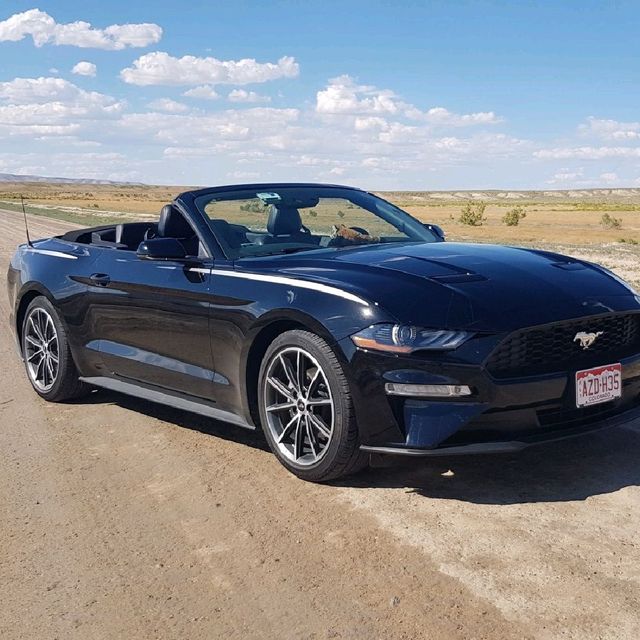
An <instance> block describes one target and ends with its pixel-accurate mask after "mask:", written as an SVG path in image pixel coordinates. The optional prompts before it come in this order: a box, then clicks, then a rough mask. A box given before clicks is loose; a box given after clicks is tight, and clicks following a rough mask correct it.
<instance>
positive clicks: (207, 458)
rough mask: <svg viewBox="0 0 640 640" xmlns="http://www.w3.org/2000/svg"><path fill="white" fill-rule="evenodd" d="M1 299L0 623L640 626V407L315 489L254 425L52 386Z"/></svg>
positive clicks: (3, 220) (25, 629) (182, 628)
mask: <svg viewBox="0 0 640 640" xmlns="http://www.w3.org/2000/svg"><path fill="white" fill-rule="evenodd" d="M0 224H1V226H2V229H3V234H2V240H1V241H0V262H1V264H0V268H1V269H2V270H3V272H5V271H6V268H7V263H8V259H9V256H10V254H11V252H12V251H13V248H14V247H15V245H16V244H17V243H18V242H22V241H23V238H24V232H23V227H22V222H21V220H20V217H19V216H17V215H16V214H15V213H2V212H0ZM70 226H71V225H67V224H64V223H59V222H55V221H51V220H46V219H44V218H32V222H31V234H32V237H39V236H45V235H50V234H53V233H60V232H61V231H62V230H64V229H66V228H69V227H70ZM0 313H1V316H2V318H3V323H2V325H0V326H1V331H0V357H1V358H2V360H1V362H2V364H3V366H2V368H1V370H0V451H2V464H0V587H1V592H2V596H1V597H0V637H1V638H3V640H13V639H18V638H24V639H30V640H43V639H49V638H51V639H53V638H60V639H64V640H67V639H76V638H77V639H82V640H86V639H88V638H90V639H103V638H104V639H111V638H123V639H127V640H134V639H138V638H140V639H145V640H147V639H150V638H161V639H173V638H175V639H180V640H183V639H186V638H191V639H200V638H202V639H207V640H209V639H214V638H225V639H236V638H237V639H253V638H265V639H266V638H269V639H271V638H274V639H276V638H277V639H279V640H281V639H289V638H296V639H298V638H300V639H302V638H305V639H306V638H308V639H311V638H313V639H323V638H350V639H366V640H370V639H378V638H380V639H395V638H406V639H418V638H430V639H439V638H443V639H444V638H446V639H447V640H449V639H455V638H496V639H500V640H504V639H508V638H545V639H546V638H549V639H552V638H553V639H556V638H575V639H580V640H584V639H590V638H611V639H616V640H621V639H625V638H629V639H633V640H636V639H637V638H638V637H640V618H639V616H640V613H639V612H640V546H639V545H640V542H639V538H638V534H639V532H640V487H639V485H640V465H639V464H638V461H639V460H640V425H633V426H629V427H626V428H618V429H615V430H610V431H608V432H602V433H600V434H596V435H592V436H589V437H586V438H584V439H581V440H579V441H575V442H566V443H563V444H556V445H553V446H544V447H539V448H536V449H531V450H529V451H527V452H525V453H523V454H520V455H517V456H491V457H488V456H485V457H475V458H457V459H456V458H450V459H439V460H437V461H427V462H419V463H416V462H412V463H411V464H404V465H402V466H397V467H392V468H383V469H374V470H371V471H368V472H366V473H364V474H361V475H359V476H357V477H355V478H351V479H349V480H347V481H345V482H341V483H337V484H334V485H332V486H317V485H312V484H306V483H303V482H301V481H300V480H297V479H295V478H294V477H293V476H291V475H289V474H288V473H287V472H286V471H285V470H284V469H283V468H282V467H280V465H279V464H278V463H277V462H276V460H275V459H274V458H273V457H272V456H271V455H270V454H269V453H268V452H267V451H266V448H265V444H264V442H263V440H262V438H261V437H260V436H259V435H258V434H253V433H250V432H244V431H242V430H235V429H234V428H233V427H231V426H227V425H224V424H221V423H215V422H212V421H210V420H207V419H204V418H200V417H198V416H194V415H190V414H186V413H181V412H178V411H175V410H170V409H167V408H163V407H160V406H157V405H153V404H149V403H146V402H142V401H139V400H136V399H133V398H128V397H125V396H119V395H117V394H113V393H106V392H99V393H95V394H93V395H92V396H91V397H90V398H89V399H85V400H84V401H83V402H78V403H74V404H60V405H54V404H47V403H46V402H44V401H41V400H40V399H39V398H38V397H37V396H36V395H35V393H34V392H32V390H31V388H30V386H29V384H28V382H27V379H26V376H25V374H24V372H23V369H22V365H21V363H20V362H19V360H18V358H17V356H16V355H15V352H14V347H13V343H12V338H11V335H10V332H9V329H8V327H7V324H6V317H7V314H8V308H7V298H6V294H4V293H3V294H2V295H0Z"/></svg>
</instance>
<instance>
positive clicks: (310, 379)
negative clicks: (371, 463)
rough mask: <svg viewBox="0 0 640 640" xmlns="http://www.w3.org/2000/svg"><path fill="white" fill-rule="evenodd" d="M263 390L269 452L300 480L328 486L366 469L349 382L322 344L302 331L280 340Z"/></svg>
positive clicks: (266, 365)
mask: <svg viewBox="0 0 640 640" xmlns="http://www.w3.org/2000/svg"><path fill="white" fill-rule="evenodd" d="M258 389H259V405H260V419H261V422H262V428H263V430H264V432H265V436H266V438H267V441H268V442H269V446H270V447H271V449H272V451H273V452H274V453H275V455H276V456H277V457H278V459H279V460H280V462H281V463H282V464H283V465H284V466H285V467H286V468H287V469H289V470H290V471H292V472H293V473H294V474H296V475H297V476H299V477H300V478H303V479H305V480H310V481H314V482H322V481H327V480H332V479H335V478H339V477H341V476H345V475H347V474H350V473H354V472H356V471H358V470H359V469H362V468H363V467H364V466H366V462H367V456H366V454H363V453H362V452H361V451H360V449H359V439H358V429H357V426H356V422H355V416H354V412H353V403H352V400H351V394H350V392H349V384H348V381H347V379H346V377H345V375H344V371H343V369H342V367H341V365H340V363H339V362H338V359H337V358H336V356H335V354H334V352H333V351H332V350H331V348H330V347H329V346H328V345H327V343H326V342H325V341H324V340H323V339H322V338H320V337H319V336H317V335H315V334H313V333H310V332H308V331H300V330H295V331H287V332H286V333H284V334H282V335H281V336H279V337H278V338H276V340H274V341H273V343H272V344H271V346H270V347H269V349H268V350H267V353H266V354H265V356H264V359H263V362H262V366H261V368H260V379H259V385H258Z"/></svg>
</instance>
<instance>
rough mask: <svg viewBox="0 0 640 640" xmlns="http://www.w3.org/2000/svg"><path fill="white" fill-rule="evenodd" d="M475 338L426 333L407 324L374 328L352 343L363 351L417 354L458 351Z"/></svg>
mask: <svg viewBox="0 0 640 640" xmlns="http://www.w3.org/2000/svg"><path fill="white" fill-rule="evenodd" d="M471 335H472V334H470V333H468V332H466V331H448V330H445V329H423V328H421V327H414V326H411V325H405V324H374V325H371V326H370V327H367V328H366V329H363V330H362V331H358V333H355V334H353V335H352V336H351V339H352V340H353V342H354V344H355V345H356V346H358V347H362V348H363V349H375V350H377V351H387V352H391V353H413V352H414V351H445V350H450V349H457V348H458V347H459V346H460V345H461V344H462V343H464V342H466V341H467V340H468V339H469V338H470V337H471Z"/></svg>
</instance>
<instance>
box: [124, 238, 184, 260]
mask: <svg viewBox="0 0 640 640" xmlns="http://www.w3.org/2000/svg"><path fill="white" fill-rule="evenodd" d="M136 253H137V255H138V258H140V259H142V260H186V258H187V252H186V251H185V250H184V247H183V246H182V243H181V242H180V241H179V240H177V239H176V238H151V239H150V240H145V241H144V242H141V243H140V246H139V247H138V251H137V252H136Z"/></svg>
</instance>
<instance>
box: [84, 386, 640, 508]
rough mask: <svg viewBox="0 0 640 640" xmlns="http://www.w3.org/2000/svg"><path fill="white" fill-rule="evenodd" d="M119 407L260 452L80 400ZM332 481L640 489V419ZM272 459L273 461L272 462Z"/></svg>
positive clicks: (456, 489)
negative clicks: (518, 447)
mask: <svg viewBox="0 0 640 640" xmlns="http://www.w3.org/2000/svg"><path fill="white" fill-rule="evenodd" d="M108 403H112V404H116V405H118V406H121V407H123V408H125V409H128V410H130V411H135V412H137V413H141V414H144V415H146V416H149V417H152V418H156V419H157V420H163V421H165V422H169V423H171V424H175V425H178V426H180V427H184V428H186V429H191V430H193V431H199V432H201V433H204V434H207V435H210V436H214V437H216V438H222V439H224V440H228V441H232V442H237V443H239V444H242V445H245V446H250V447H253V448H255V449H260V450H262V451H268V450H269V447H268V445H267V443H266V441H265V439H264V436H263V435H262V433H261V432H260V431H250V430H248V429H242V428H240V427H235V426H233V425H231V424H227V423H224V422H219V421H216V420H212V419H210V418H206V417H203V416H200V415H197V414H194V413H189V412H187V411H182V410H179V409H173V408H171V407H166V406H164V405H160V404H156V403H153V402H148V401H146V400H140V399H138V398H134V397H132V396H127V395H123V394H120V393H115V392H111V391H106V390H100V391H98V392H96V393H92V394H91V395H89V396H88V397H85V398H83V399H82V400H80V401H79V402H78V404H108ZM385 460H386V461H387V462H388V463H389V466H384V467H374V468H371V469H369V470H367V471H364V472H362V473H359V474H357V475H354V476H350V477H347V478H345V479H343V480H339V481H335V482H332V483H331V484H332V485H333V486H341V487H352V488H356V489H372V488H373V489H375V488H389V489H398V490H403V491H406V492H412V493H416V494H419V495H421V496H424V497H425V498H432V499H442V500H460V501H463V502H471V503H476V504H496V505H499V504H520V503H534V502H566V501H572V500H586V499H587V498H589V497H591V496H596V495H601V494H607V493H612V492H614V491H617V490H619V489H622V488H624V487H630V486H640V423H634V424H633V425H632V426H626V427H614V428H609V429H603V430H602V431H598V432H595V433H591V434H588V435H585V436H582V437H577V438H572V439H568V440H562V441H559V442H555V443H549V444H543V445H538V446H534V447H530V448H528V449H525V450H524V451H521V452H519V453H515V454H498V455H469V456H450V457H433V458H420V459H415V458H413V459H406V458H401V457H400V456H394V457H388V458H386V459H385ZM273 464H274V465H275V464H278V462H277V461H276V460H275V458H274V460H273Z"/></svg>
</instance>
